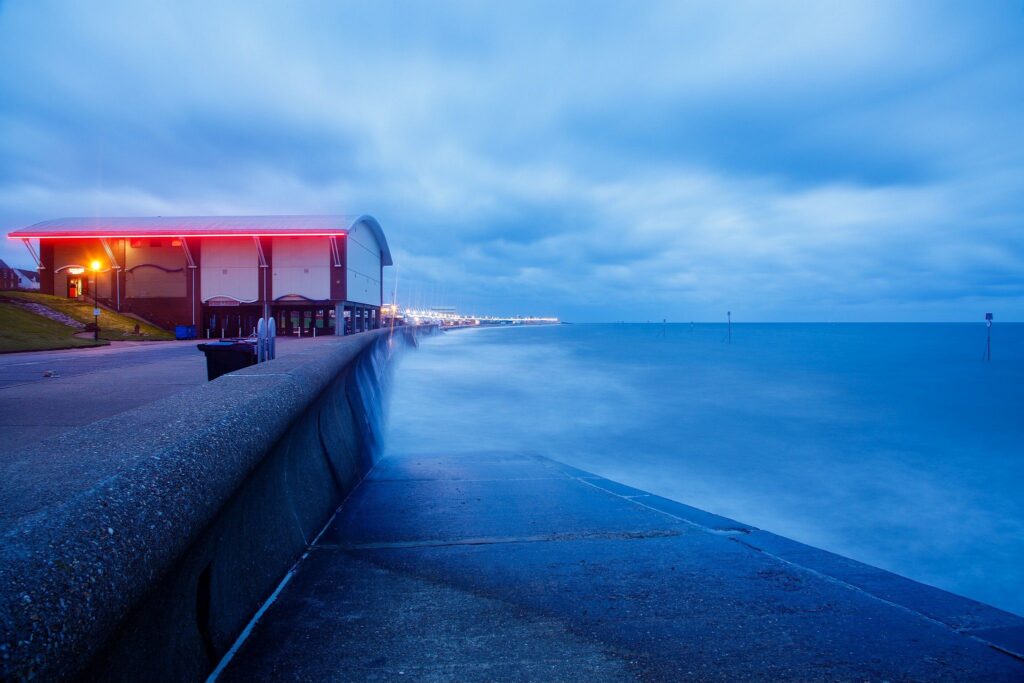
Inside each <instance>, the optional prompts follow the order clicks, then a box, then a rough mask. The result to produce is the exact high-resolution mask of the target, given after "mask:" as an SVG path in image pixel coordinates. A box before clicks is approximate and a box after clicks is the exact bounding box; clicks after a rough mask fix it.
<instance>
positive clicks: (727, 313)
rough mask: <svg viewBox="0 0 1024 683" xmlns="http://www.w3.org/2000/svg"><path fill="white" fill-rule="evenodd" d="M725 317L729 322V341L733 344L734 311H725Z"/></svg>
mask: <svg viewBox="0 0 1024 683" xmlns="http://www.w3.org/2000/svg"><path fill="white" fill-rule="evenodd" d="M725 319H726V321H728V324H729V343H730V344H732V311H726V312H725Z"/></svg>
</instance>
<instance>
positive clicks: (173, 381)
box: [0, 337, 318, 462]
mask: <svg viewBox="0 0 1024 683" xmlns="http://www.w3.org/2000/svg"><path fill="white" fill-rule="evenodd" d="M317 341H318V340H317V339H311V338H308V337H307V338H305V339H301V340H300V339H293V338H287V337H285V338H280V339H279V340H278V344H277V349H278V355H287V354H288V353H292V352H295V351H296V350H299V349H302V348H305V346H306V345H307V344H315V343H316V342H317ZM197 343H199V342H198V341H196V340H191V341H174V342H113V343H111V344H110V346H101V347H97V348H85V349H70V350H66V351H32V352H26V353H9V354H0V442H2V444H3V448H0V462H2V461H3V460H4V459H5V458H7V457H9V456H10V455H11V454H12V453H14V452H15V451H17V450H20V449H21V448H23V447H25V446H26V445H29V444H32V443H35V442H37V441H41V440H42V439H45V438H47V437H50V436H54V435H56V434H60V433H62V432H65V431H67V430H69V429H72V428H74V427H77V426H80V425H84V424H88V423H90V422H95V421H96V420H100V419H102V418H105V417H110V416H112V415H117V414H119V413H123V412H124V411H126V410H130V409H132V408H136V407H138V406H141V405H145V404H147V403H150V402H152V401H155V400H157V399H159V398H163V397H164V396H170V395H171V394H176V393H178V392H180V391H184V390H186V389H188V388H190V387H194V386H196V385H200V384H203V383H204V382H206V360H205V357H204V356H203V354H202V353H200V352H199V350H198V349H196V344H197ZM47 371H54V372H56V376H55V377H46V376H44V373H45V372H47Z"/></svg>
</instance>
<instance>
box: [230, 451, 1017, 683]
mask: <svg viewBox="0 0 1024 683" xmlns="http://www.w3.org/2000/svg"><path fill="white" fill-rule="evenodd" d="M240 643H241V644H240V646H239V647H238V649H237V651H236V652H235V653H234V654H233V656H231V658H230V659H229V660H227V663H226V665H224V668H223V669H222V670H221V672H220V675H219V680H222V681H256V680H259V681H277V680H295V681H355V680H367V681H399V680H407V681H408V680H415V681H630V680H644V681H688V680H694V681H705V680H710V681H715V680H720V681H736V680H764V681H777V680H792V681H817V680H822V681H883V680H886V681H906V680H917V681H937V680H942V681H956V680H971V681H1021V680H1024V661H1022V659H1020V658H1019V657H1016V656H1013V655H1011V654H1008V653H1007V652H1006V650H1009V651H1015V652H1017V653H1021V652H1024V619H1021V618H1019V617H1016V616H1014V615H1011V614H1008V613H1006V612H1002V611H1000V610H997V609H994V608H991V607H988V606H985V605H981V604H979V603H977V602H974V601H971V600H968V599H965V598H961V597H958V596H955V595H952V594H949V593H946V592H943V591H940V590H937V589H933V588H930V587H927V586H923V585H921V584H918V583H915V582H913V581H910V580H907V579H904V578H901V577H898V576H896V575H893V574H890V573H887V572H884V571H881V570H878V569H875V568H872V567H868V566H865V565H863V564H860V563H857V562H854V561H851V560H848V559H845V558H842V557H839V556H836V555H833V554H830V553H827V552H824V551H821V550H817V549H814V548H809V547H807V546H804V545H801V544H799V543H795V542H793V541H789V540H787V539H784V538H781V537H778V536H775V535H773V534H770V533H768V532H764V531H760V530H757V529H755V528H753V527H750V526H747V525H744V524H741V523H738V522H735V521H733V520H728V519H724V518H722V517H717V516H715V515H711V514H708V513H706V512H703V511H700V510H696V509H694V508H691V507H688V506H686V505H681V504H679V503H675V502H673V501H669V500H666V499H663V498H659V497H657V496H653V495H648V494H646V493H644V492H643V491H638V490H636V489H631V488H628V487H625V486H622V485H620V484H617V483H615V482H611V481H608V480H605V479H601V478H599V477H595V476H593V475H590V474H588V473H586V472H582V471H579V470H576V469H573V468H570V467H567V466H564V465H561V464H559V463H556V462H554V461H551V460H547V459H544V458H540V457H535V456H529V455H517V454H505V453H482V454H477V455H466V456H444V455H439V456H407V457H389V458H386V459H384V460H383V461H381V462H380V463H378V465H377V466H376V467H375V468H374V469H373V470H372V471H371V473H370V474H369V475H368V476H367V477H366V478H365V479H364V481H363V482H362V483H361V484H360V485H359V486H358V487H357V488H356V489H355V490H354V491H353V492H352V494H351V495H350V496H349V498H348V500H347V501H346V502H345V503H344V505H343V506H342V507H341V509H340V510H339V512H338V513H337V514H336V515H335V517H334V519H333V520H332V521H331V522H330V523H329V524H328V526H327V528H326V529H325V531H324V532H323V533H322V534H321V535H320V536H319V538H317V539H316V540H315V541H314V542H313V543H312V545H311V546H310V551H309V552H308V554H307V556H306V558H305V559H304V560H303V561H302V562H300V564H299V565H298V566H297V568H296V570H295V571H294V573H293V574H291V575H290V577H289V579H288V580H287V581H286V583H285V584H284V585H283V587H282V588H281V589H280V590H279V593H278V595H277V596H276V598H275V599H274V600H273V601H272V602H270V603H269V606H268V607H267V608H266V611H265V612H264V613H263V615H262V617H261V618H259V620H258V621H256V622H255V624H254V625H253V626H252V629H251V632H250V633H249V634H248V635H247V636H246V637H244V639H242V640H240Z"/></svg>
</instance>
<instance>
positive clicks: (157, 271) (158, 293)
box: [115, 238, 188, 299]
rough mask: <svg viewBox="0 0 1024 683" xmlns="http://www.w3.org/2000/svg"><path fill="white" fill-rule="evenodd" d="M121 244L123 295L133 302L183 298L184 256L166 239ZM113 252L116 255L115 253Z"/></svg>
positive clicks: (184, 294) (184, 287) (185, 290)
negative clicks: (122, 248)
mask: <svg viewBox="0 0 1024 683" xmlns="http://www.w3.org/2000/svg"><path fill="white" fill-rule="evenodd" d="M124 241H125V247H124V249H125V252H124V254H125V255H124V260H125V264H124V266H125V283H126V284H125V289H126V292H125V294H126V296H127V297H128V298H134V299H162V298H167V297H186V296H187V295H188V287H187V285H186V275H187V273H186V271H187V270H188V268H187V267H186V266H187V263H186V261H185V253H184V251H183V250H182V248H181V245H180V244H178V245H177V246H175V244H174V242H176V241H177V240H171V239H168V238H163V239H130V240H124ZM115 253H116V252H115Z"/></svg>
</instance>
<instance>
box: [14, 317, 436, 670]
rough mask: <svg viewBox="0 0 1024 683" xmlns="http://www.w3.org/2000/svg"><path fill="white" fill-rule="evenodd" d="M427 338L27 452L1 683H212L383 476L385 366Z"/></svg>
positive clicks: (367, 346)
mask: <svg viewBox="0 0 1024 683" xmlns="http://www.w3.org/2000/svg"><path fill="white" fill-rule="evenodd" d="M423 331H424V330H422V329H419V330H417V329H414V328H399V329H396V330H395V331H394V332H393V333H392V332H391V331H389V330H378V331H374V332H367V333H363V334H358V335H353V336H348V337H336V338H332V339H324V340H320V341H318V342H316V343H315V344H311V345H310V348H309V349H308V350H306V351H303V352H300V353H295V354H292V355H289V356H287V357H284V358H280V359H277V360H275V361H272V362H270V363H264V364H260V365H257V366H253V367H251V368H247V369H245V370H241V371H238V372H235V373H231V374H229V375H225V376H224V377H222V378H220V379H218V380H216V381H213V382H210V383H208V384H206V385H204V386H202V387H199V388H197V389H196V390H193V391H186V392H183V393H180V394H177V395H174V396H170V397H167V398H164V399H162V400H159V401H156V402H154V403H150V404H148V405H146V406H143V407H140V408H137V409H135V410H132V411H129V412H127V413H123V414H121V415H118V416H116V417H112V418H108V419H105V420H101V421H99V422H95V423H92V424H90V425H87V426H85V427H82V428H79V429H75V430H72V431H70V432H67V433H65V434H62V435H60V436H57V437H55V438H52V439H49V440H47V441H45V442H42V443H40V444H38V445H36V446H34V447H33V448H31V449H30V450H29V451H27V452H25V453H24V454H23V457H19V458H18V459H17V461H16V462H15V463H14V464H13V465H11V466H10V467H8V468H7V470H6V471H5V472H4V473H3V475H4V476H5V477H6V478H7V482H6V484H5V488H4V493H3V494H2V498H0V511H2V512H0V532H2V533H3V544H2V548H0V679H2V680H19V679H20V680H26V679H43V680H53V679H74V678H76V677H87V678H89V679H100V680H103V679H106V680H124V679H127V678H129V677H132V678H135V679H136V680H141V679H143V678H144V679H146V680H174V681H181V680H201V679H202V678H203V677H205V676H206V675H207V674H208V673H209V672H210V671H211V670H212V668H213V667H214V666H215V664H216V662H217V661H218V660H219V659H220V657H221V656H222V655H223V654H224V653H225V652H226V651H227V650H228V649H229V648H230V646H231V643H232V642H233V641H234V639H235V638H236V637H237V635H238V633H239V632H240V631H241V630H242V629H243V628H244V626H245V624H246V623H247V622H248V620H249V618H250V617H251V616H252V614H253V613H254V612H255V611H256V610H257V609H258V607H259V605H260V604H261V603H262V601H263V600H264V599H265V598H266V597H267V595H269V594H270V592H271V591H272V590H273V588H274V586H276V584H277V583H278V581H280V579H281V577H282V575H283V574H284V573H285V572H286V571H287V570H288V568H289V567H290V566H291V565H292V564H293V563H294V562H295V560H296V559H297V558H298V557H299V556H300V555H301V554H302V553H303V552H304V551H305V549H306V548H307V547H308V544H309V543H310V542H311V541H312V540H313V538H315V536H316V534H317V533H318V532H319V530H320V529H322V528H323V525H324V524H325V523H326V522H327V520H328V519H329V518H330V515H331V514H332V513H333V511H334V510H335V509H336V508H337V506H338V504H339V503H340V502H341V500H343V498H344V496H345V495H346V494H347V493H348V491H350V490H351V489H352V488H353V487H354V486H355V484H356V483H358V481H359V480H360V479H361V478H362V476H363V475H364V474H365V473H366V472H367V471H368V469H369V468H370V467H372V463H373V460H374V458H375V457H376V456H377V455H378V454H379V450H380V447H381V446H380V443H381V435H380V425H381V415H382V413H381V411H382V408H383V405H384V400H383V396H384V394H385V392H386V390H387V384H388V375H389V370H390V367H391V362H390V358H391V355H392V353H393V352H394V351H395V350H396V349H397V348H398V347H400V346H402V345H404V344H406V343H409V342H410V341H412V342H413V343H415V335H416V334H418V333H422V332H423ZM99 390H101V389H99Z"/></svg>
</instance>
